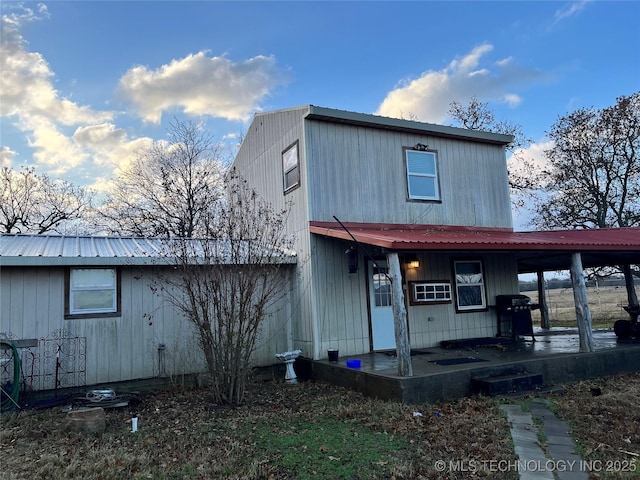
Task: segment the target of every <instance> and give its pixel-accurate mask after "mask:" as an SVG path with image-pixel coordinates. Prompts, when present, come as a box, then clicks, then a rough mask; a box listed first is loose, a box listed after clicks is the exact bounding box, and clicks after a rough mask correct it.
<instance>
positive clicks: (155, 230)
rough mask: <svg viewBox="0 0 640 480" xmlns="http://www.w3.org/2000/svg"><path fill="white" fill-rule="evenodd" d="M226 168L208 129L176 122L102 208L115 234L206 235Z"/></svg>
mask: <svg viewBox="0 0 640 480" xmlns="http://www.w3.org/2000/svg"><path fill="white" fill-rule="evenodd" d="M224 171H225V167H224V164H223V162H222V160H221V158H220V152H219V148H218V146H217V145H216V144H215V143H214V142H213V139H212V137H211V136H209V135H208V134H207V133H206V132H205V131H204V130H203V128H202V125H199V124H194V123H191V122H179V121H177V120H174V122H173V123H172V124H171V127H170V129H169V132H168V139H167V141H158V142H155V143H154V144H153V145H152V146H151V147H150V148H148V149H146V150H143V151H141V152H140V153H139V154H138V156H137V158H136V160H135V161H134V162H133V163H132V164H131V165H130V166H129V167H128V168H126V169H125V170H124V171H123V172H122V173H121V174H120V175H119V176H118V177H117V178H116V179H115V181H114V189H113V191H112V192H111V193H110V194H109V195H108V196H107V198H106V200H105V202H104V204H103V205H102V206H101V208H100V209H99V212H100V214H101V216H102V217H103V219H106V221H107V225H106V229H107V230H110V231H111V232H112V233H117V234H125V235H135V236H149V237H193V236H203V235H204V234H205V232H206V228H207V226H206V220H207V219H208V218H209V217H211V209H212V208H214V206H215V204H216V201H217V200H218V199H219V198H220V195H221V184H222V177H223V175H224Z"/></svg>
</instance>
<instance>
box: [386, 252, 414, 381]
mask: <svg viewBox="0 0 640 480" xmlns="http://www.w3.org/2000/svg"><path fill="white" fill-rule="evenodd" d="M387 264H388V266H389V278H390V279H391V304H392V308H393V328H394V331H395V334H396V355H397V358H398V376H400V377H412V376H413V366H412V365H411V345H410V343H409V332H408V329H407V309H406V307H405V305H404V293H403V292H402V273H401V272H400V258H399V256H398V254H397V253H388V254H387Z"/></svg>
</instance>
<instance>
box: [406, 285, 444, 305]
mask: <svg viewBox="0 0 640 480" xmlns="http://www.w3.org/2000/svg"><path fill="white" fill-rule="evenodd" d="M409 284H410V285H411V300H412V303H414V304H419V303H444V302H450V301H451V284H450V283H449V282H409Z"/></svg>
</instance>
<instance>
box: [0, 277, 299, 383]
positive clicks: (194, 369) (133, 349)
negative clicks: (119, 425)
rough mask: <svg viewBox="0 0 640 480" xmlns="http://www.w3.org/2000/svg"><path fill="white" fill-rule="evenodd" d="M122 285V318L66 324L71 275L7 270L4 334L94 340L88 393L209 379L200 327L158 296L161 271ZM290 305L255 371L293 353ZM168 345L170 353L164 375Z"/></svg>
mask: <svg viewBox="0 0 640 480" xmlns="http://www.w3.org/2000/svg"><path fill="white" fill-rule="evenodd" d="M163 273H164V274H165V275H166V274H167V272H166V271H164V272H163ZM120 279H121V288H120V291H121V315H120V316H116V317H95V318H77V319H65V318H64V303H65V269H64V268H62V267H3V268H2V271H1V275H0V286H1V288H0V302H1V303H0V305H1V319H0V333H2V334H4V335H6V336H7V337H8V338H9V339H45V338H51V336H52V334H53V333H54V332H56V331H64V332H66V334H68V336H69V337H81V338H86V384H87V385H95V384H103V383H109V382H118V381H125V380H136V379H142V378H151V377H155V376H158V375H163V374H164V375H180V374H188V373H199V372H203V371H205V370H206V367H205V364H204V362H203V357H202V354H201V353H200V349H199V347H198V344H197V340H196V338H195V336H194V333H193V332H194V330H193V327H192V325H191V324H190V323H189V321H188V320H187V319H186V318H185V317H184V315H183V314H182V313H181V312H180V311H179V310H178V309H177V308H176V307H175V306H173V305H172V304H171V303H170V302H169V301H168V299H167V298H165V297H164V296H163V294H162V293H161V291H158V292H156V293H154V292H152V290H151V288H150V287H151V285H157V279H158V277H157V276H156V275H155V273H154V270H153V269H150V268H144V267H121V268H120ZM165 286H166V285H165ZM167 288H171V287H167ZM288 300H289V298H283V299H282V300H281V301H280V302H279V303H278V305H276V306H275V308H274V309H273V311H272V312H271V313H270V314H269V315H268V316H267V318H266V319H265V321H264V322H263V325H262V328H261V333H260V336H259V338H258V341H257V343H256V345H257V349H256V352H255V354H254V356H253V359H252V363H253V365H255V366H266V365H272V364H274V363H276V362H277V360H276V359H275V354H276V353H280V352H283V351H286V350H287V349H288V348H289V347H290V345H291V338H290V337H291V333H290V326H289V319H290V313H291V312H290V308H289V307H288V306H287V302H288ZM160 345H164V346H165V349H164V350H163V352H164V353H163V359H164V360H163V363H164V372H161V371H160V356H159V352H158V348H159V347H160Z"/></svg>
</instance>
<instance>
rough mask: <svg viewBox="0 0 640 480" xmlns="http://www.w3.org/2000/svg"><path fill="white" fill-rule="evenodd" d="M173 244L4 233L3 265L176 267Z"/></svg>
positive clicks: (289, 256) (220, 247)
mask: <svg viewBox="0 0 640 480" xmlns="http://www.w3.org/2000/svg"><path fill="white" fill-rule="evenodd" d="M171 242H172V241H171V240H166V239H156V238H135V237H89V236H61V235H8V234H3V235H1V236H0V265H1V266H11V265H22V266H30V265H37V266H43V265H174V264H175V263H176V259H175V257H176V256H175V254H174V252H175V249H174V248H172V246H171V245H170V244H171ZM213 242H215V243H216V247H215V248H216V251H217V252H222V254H221V255H220V257H221V258H223V259H224V258H225V257H226V255H224V252H228V251H229V249H228V248H226V247H225V244H224V242H223V241H215V240H214V241H213ZM194 247H195V248H196V251H198V250H197V248H198V241H193V245H192V246H191V247H190V248H194ZM199 251H200V252H202V249H200V250H199ZM283 258H284V259H283V260H281V261H285V262H288V263H295V262H296V254H295V252H284V256H283ZM223 262H224V260H223Z"/></svg>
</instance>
